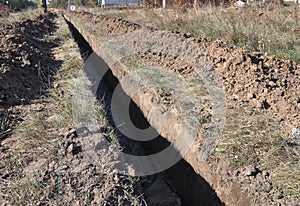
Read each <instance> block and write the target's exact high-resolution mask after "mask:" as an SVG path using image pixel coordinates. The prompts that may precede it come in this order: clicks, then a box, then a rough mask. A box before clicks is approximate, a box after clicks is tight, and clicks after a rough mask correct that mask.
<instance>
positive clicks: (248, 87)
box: [195, 40, 300, 128]
mask: <svg viewBox="0 0 300 206" xmlns="http://www.w3.org/2000/svg"><path fill="white" fill-rule="evenodd" d="M195 41H198V43H199V44H200V45H201V46H202V47H204V48H205V51H206V52H207V53H208V55H209V56H210V57H211V58H212V60H213V61H214V63H215V65H216V67H217V68H216V70H217V71H218V73H219V75H220V76H221V77H222V79H223V84H224V86H225V88H226V91H227V94H228V97H229V99H231V100H239V101H246V102H249V103H251V104H252V105H253V106H254V107H256V108H257V109H259V110H262V111H263V112H266V113H267V114H269V115H271V116H274V117H276V118H277V119H278V120H279V121H284V122H285V123H287V124H288V125H289V126H291V127H296V128H299V127H300V116H299V115H300V65H299V64H296V63H295V62H293V61H290V60H280V59H277V58H275V57H272V56H265V55H263V54H261V53H255V52H250V51H245V50H242V49H237V48H232V47H229V46H227V45H225V44H223V43H222V42H213V43H208V42H205V41H201V40H195Z"/></svg>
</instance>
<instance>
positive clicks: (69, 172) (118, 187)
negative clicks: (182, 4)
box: [0, 13, 180, 205]
mask: <svg viewBox="0 0 300 206" xmlns="http://www.w3.org/2000/svg"><path fill="white" fill-rule="evenodd" d="M57 17H58V16H57V15H54V14H52V13H47V14H45V15H40V16H37V17H35V18H34V19H31V20H30V19H27V20H25V21H23V22H16V23H13V24H10V25H4V26H3V27H2V28H1V30H0V34H1V38H2V41H1V50H0V54H1V59H0V60H1V70H0V71H1V73H0V88H1V90H0V94H1V102H0V103H1V107H0V109H1V110H0V117H1V119H0V121H1V125H0V126H1V128H0V129H1V130H0V134H1V136H0V158H1V160H2V161H0V180H1V181H0V182H1V183H0V205H12V204H13V205H56V204H57V202H59V203H61V204H62V205H133V204H135V205H159V204H164V205H180V198H179V197H178V196H177V195H176V194H175V192H174V190H173V188H172V187H171V186H169V185H168V184H167V183H166V181H165V180H164V179H163V177H162V176H161V175H152V176H147V177H144V178H138V177H131V176H127V175H120V174H114V173H111V171H108V170H107V171H106V170H105V169H103V167H102V165H99V164H97V163H95V160H94V159H92V158H91V157H90V156H89V154H88V153H87V152H85V151H83V148H82V147H83V146H82V143H81V141H80V139H79V138H78V137H77V133H76V130H75V129H74V128H73V127H72V122H61V123H59V125H56V123H55V122H56V121H58V119H59V118H62V116H63V114H61V113H60V112H62V110H64V109H65V110H68V108H61V107H65V106H66V105H61V104H60V101H62V100H61V98H62V99H64V101H65V102H64V103H66V101H67V99H68V98H71V96H72V94H71V92H70V91H69V88H65V87H64V86H62V85H63V83H61V82H72V81H73V79H72V78H73V77H72V75H75V74H72V75H70V74H71V73H72V72H74V71H73V70H72V69H74V67H76V66H74V65H71V66H70V65H69V66H70V67H72V68H68V69H65V68H64V69H65V71H64V72H65V73H60V74H61V76H59V75H57V74H56V73H55V72H56V70H57V71H58V70H59V69H61V68H62V63H63V62H68V61H69V58H70V54H69V52H70V53H73V56H72V59H76V58H79V59H80V55H79V50H78V48H77V47H76V44H75V42H72V46H70V48H69V47H68V46H65V45H64V44H61V43H62V42H61V39H54V40H53V41H51V40H49V38H48V37H47V36H48V35H52V34H53V33H54V32H56V30H57V21H60V22H63V21H64V20H63V19H62V17H60V19H59V20H58V19H57ZM60 26H61V25H60ZM64 26H65V27H67V25H64ZM71 38H72V37H71V35H70V33H69V35H68V41H70V40H71ZM51 39H52V38H51ZM82 52H86V51H82ZM75 54H76V55H77V56H75ZM78 61H79V62H80V63H82V62H81V61H80V60H78ZM75 62H76V61H75ZM76 63H78V62H76ZM80 63H78V64H76V65H77V67H76V68H77V69H78V70H80V69H81V64H80ZM76 68H75V69H76ZM70 70H72V71H70ZM76 72H78V71H76ZM66 74H68V75H66ZM69 75H70V76H69ZM60 81H61V82H60ZM52 83H53V85H55V86H53V87H52ZM50 88H51V89H52V92H53V93H55V94H56V93H57V94H59V95H58V96H55V97H54V96H52V95H53V93H51V94H50V95H48V92H49V89H50ZM64 90H65V91H64ZM37 98H42V99H43V100H41V101H39V102H42V103H38V102H35V101H33V100H35V99H37ZM55 98H58V99H55ZM66 104H67V103H66ZM64 115H66V114H64ZM68 115H71V114H68ZM64 117H65V116H64ZM6 119H7V120H6ZM4 121H5V122H4ZM9 121H14V126H13V127H12V128H13V129H15V131H16V130H18V131H16V132H12V133H9V134H8V135H5V136H2V134H3V133H2V132H3V131H2V124H4V123H5V124H8V122H9ZM9 124H10V123H9ZM61 125H64V126H66V125H67V126H66V127H63V128H60V126H61ZM9 127H11V125H9ZM108 127H109V125H105V128H104V129H103V130H104V131H103V133H105V132H106V131H108ZM20 134H22V135H25V137H24V136H19V135H20ZM20 138H21V140H20ZM22 138H24V139H25V140H22ZM35 138H36V139H35ZM31 142H33V143H32V144H31ZM20 145H21V146H20ZM40 149H41V150H40ZM41 151H42V152H41ZM165 196H167V197H165ZM146 202H147V203H146Z"/></svg>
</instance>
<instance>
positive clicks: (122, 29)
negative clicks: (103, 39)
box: [74, 11, 142, 36]
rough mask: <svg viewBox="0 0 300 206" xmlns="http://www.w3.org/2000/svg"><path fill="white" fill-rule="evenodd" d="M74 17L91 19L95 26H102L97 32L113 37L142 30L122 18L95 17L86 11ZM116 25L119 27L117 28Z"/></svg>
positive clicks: (77, 13)
mask: <svg viewBox="0 0 300 206" xmlns="http://www.w3.org/2000/svg"><path fill="white" fill-rule="evenodd" d="M74 15H75V16H78V17H82V18H86V19H91V20H92V23H94V24H95V25H96V24H100V25H101V27H97V32H99V30H101V31H103V32H105V33H107V34H110V35H113V36H118V35H123V34H126V33H129V32H132V31H135V30H137V29H141V28H142V27H141V26H140V25H138V24H134V23H131V22H129V21H127V20H124V19H121V18H110V17H107V16H104V15H93V14H91V13H89V12H84V11H82V12H76V13H74ZM116 25H118V26H117V27H116Z"/></svg>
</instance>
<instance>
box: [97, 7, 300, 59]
mask: <svg viewBox="0 0 300 206" xmlns="http://www.w3.org/2000/svg"><path fill="white" fill-rule="evenodd" d="M92 12H95V13H97V12H98V11H97V10H93V11H92ZM101 12H105V11H101ZM107 15H108V16H114V17H116V16H117V17H122V18H125V19H127V20H129V21H131V22H135V23H138V24H141V25H146V26H152V27H156V28H159V29H165V30H173V31H180V32H184V33H190V34H192V35H193V36H194V37H203V38H206V39H208V40H209V41H214V40H221V41H224V42H226V43H227V44H229V45H234V46H237V47H241V48H244V49H249V50H252V51H259V52H263V53H268V54H269V55H275V56H276V57H278V58H284V59H291V60H294V61H296V62H298V63H300V46H299V45H300V35H299V31H300V30H299V29H300V10H299V8H298V7H297V6H296V5H295V6H291V5H290V6H286V7H283V6H279V5H271V4H268V5H265V6H263V7H246V8H239V9H234V8H219V7H210V6H204V7H200V8H199V9H196V10H195V9H189V10H187V11H185V12H183V11H176V10H175V11H173V10H161V9H144V10H129V11H126V10H125V11H124V12H115V13H114V12H113V11H107Z"/></svg>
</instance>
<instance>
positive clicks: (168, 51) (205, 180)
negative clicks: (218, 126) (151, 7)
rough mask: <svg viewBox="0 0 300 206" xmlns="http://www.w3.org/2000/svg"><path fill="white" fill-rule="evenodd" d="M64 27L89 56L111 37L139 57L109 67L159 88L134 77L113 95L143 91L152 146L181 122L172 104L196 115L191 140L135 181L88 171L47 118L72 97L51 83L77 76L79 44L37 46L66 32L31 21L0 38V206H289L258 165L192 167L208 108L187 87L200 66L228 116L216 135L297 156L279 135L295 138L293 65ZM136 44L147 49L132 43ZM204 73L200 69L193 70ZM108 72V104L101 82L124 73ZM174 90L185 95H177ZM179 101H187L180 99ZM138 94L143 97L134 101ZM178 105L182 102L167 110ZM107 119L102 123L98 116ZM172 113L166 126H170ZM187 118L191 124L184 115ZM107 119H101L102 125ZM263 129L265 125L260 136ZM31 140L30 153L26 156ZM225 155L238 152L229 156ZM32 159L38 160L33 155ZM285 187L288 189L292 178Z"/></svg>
mask: <svg viewBox="0 0 300 206" xmlns="http://www.w3.org/2000/svg"><path fill="white" fill-rule="evenodd" d="M67 16H68V15H67ZM72 16H73V17H71V18H70V19H73V20H72V23H76V25H75V26H77V28H78V27H80V28H78V29H79V30H80V31H81V33H82V34H83V36H84V37H85V38H86V40H87V42H88V43H90V44H91V45H90V46H91V47H93V46H94V45H93V43H95V42H98V41H99V42H100V43H99V45H101V43H103V42H105V41H106V40H107V39H111V38H112V37H114V38H115V39H117V40H118V42H122V45H123V46H124V47H125V48H130V45H139V46H140V50H139V53H137V54H136V53H135V51H134V50H132V51H131V50H130V49H129V50H128V52H129V53H134V54H135V55H127V56H126V58H122V59H121V61H120V62H118V63H119V64H118V65H115V66H116V67H118V66H120V65H126V66H127V67H129V66H130V65H131V64H132V62H139V64H142V65H147V66H150V67H151V68H156V69H153V71H155V72H156V71H157V73H156V75H161V76H159V77H158V78H157V79H159V80H161V81H160V82H159V81H158V83H162V84H164V86H165V87H163V89H162V88H154V89H153V85H151V84H153V82H151V81H149V80H148V81H147V79H146V78H145V79H144V81H140V82H134V81H132V82H126V81H125V85H126V86H127V87H128V88H130V85H134V86H137V85H138V86H145V85H146V86H149V85H150V86H152V87H150V86H149V88H147V89H148V90H143V91H141V93H138V95H136V96H135V97H132V98H133V100H134V101H135V102H136V104H137V106H138V107H139V108H140V109H141V110H142V112H143V113H144V116H145V117H146V118H147V119H148V121H149V122H150V123H151V125H152V126H154V127H155V128H156V129H157V130H158V131H159V132H160V134H161V135H162V136H163V137H166V136H169V137H171V138H167V139H168V141H169V142H172V138H174V135H175V134H176V132H177V129H178V127H179V126H178V127H177V123H178V122H177V119H176V118H178V117H179V115H181V114H182V113H183V112H185V109H184V108H183V106H182V104H183V105H184V106H186V105H187V104H184V103H185V101H184V99H189V98H190V99H193V100H194V103H195V105H196V106H195V105H194V106H193V107H192V109H191V110H192V112H194V113H193V114H197V115H198V116H199V117H200V119H193V118H192V121H191V122H188V124H189V126H191V128H190V130H189V131H187V132H186V133H184V135H189V134H195V136H197V138H198V139H197V140H196V141H197V142H196V146H195V147H193V148H192V152H190V153H188V154H187V155H186V156H185V157H184V159H183V160H181V161H179V162H178V163H177V164H176V165H175V166H173V167H171V168H170V169H168V170H166V171H165V172H163V173H160V174H156V175H150V176H146V177H131V176H127V175H117V174H113V173H110V172H109V171H107V170H105V169H103V167H102V166H101V165H98V164H97V163H96V162H95V161H94V160H93V158H92V157H90V156H89V155H88V154H87V153H85V152H84V151H83V149H84V148H83V145H82V142H81V141H80V139H79V138H78V135H77V133H76V130H75V128H74V125H73V123H72V122H71V121H70V119H67V120H66V121H65V122H63V123H60V124H61V125H62V126H61V127H58V125H57V119H59V118H63V117H62V116H63V115H62V114H60V111H61V110H62V108H65V109H66V111H68V110H71V109H70V108H69V107H68V105H67V104H66V103H64V102H61V99H67V98H71V97H72V93H71V92H69V91H68V90H67V89H66V88H64V87H63V86H61V85H62V82H71V81H72V78H73V77H70V76H68V75H69V73H71V72H68V71H67V72H66V73H60V72H61V71H62V72H63V71H64V67H63V65H64V64H65V63H66V62H68V61H69V59H78V62H76V63H74V64H73V66H70V67H72V68H73V67H75V65H77V66H78V65H79V66H78V67H79V68H78V69H79V70H80V69H81V68H80V65H81V64H83V60H82V59H81V58H80V53H79V49H78V48H77V45H76V44H75V42H74V41H73V40H72V38H73V37H74V38H75V39H76V41H77V43H78V44H79V47H80V52H81V56H82V57H84V60H86V57H87V54H88V53H90V52H91V51H88V50H89V49H91V48H88V47H86V48H84V47H85V46H89V45H85V46H82V44H81V43H82V41H83V39H78V38H79V35H80V33H78V31H77V33H76V31H75V29H76V28H72V26H70V25H69V26H70V29H71V31H72V32H73V35H74V36H73V37H72V36H71V35H70V32H68V35H67V36H68V38H67V39H68V41H72V46H70V47H67V46H66V45H65V44H66V39H64V40H62V39H59V38H61V37H57V38H52V39H51V38H50V39H49V37H51V36H55V34H56V33H57V31H58V30H59V28H61V27H67V25H66V23H65V22H64V20H63V18H62V17H59V16H58V15H57V14H53V13H47V14H43V15H36V16H35V17H32V19H27V20H25V21H22V22H15V23H12V24H7V25H3V26H1V28H0V36H1V42H0V48H1V49H0V64H1V65H0V118H1V125H0V126H1V127H0V159H1V161H0V205H57V201H60V202H61V203H62V204H63V205H155V206H158V205H172V206H173V205H223V203H225V204H226V205H243V206H244V205H299V204H298V202H299V197H293V198H292V197H289V196H288V195H286V194H285V193H284V192H283V190H282V189H281V188H280V187H279V186H278V185H277V184H275V183H274V181H273V179H272V174H273V171H272V170H269V169H268V170H267V169H265V167H264V166H263V164H264V162H260V161H258V160H257V159H255V160H252V159H251V161H250V160H249V164H243V165H242V166H240V167H231V166H232V165H233V164H238V163H239V161H238V160H239V159H240V158H242V157H235V155H233V156H230V155H231V154H229V155H228V156H224V155H223V153H221V152H220V153H216V152H214V150H212V151H211V150H209V151H208V153H209V155H208V156H209V158H206V159H205V161H203V159H201V160H199V153H200V152H201V145H204V144H205V142H206V136H207V135H208V128H209V127H210V126H211V122H210V118H211V114H212V103H211V101H209V98H208V97H207V96H208V93H207V90H206V89H205V84H204V83H203V82H202V81H201V80H199V79H197V81H195V78H196V77H197V75H198V72H199V64H198V63H199V62H200V63H201V62H202V63H203V61H207V62H211V63H212V65H213V68H214V71H216V73H217V74H218V78H219V82H222V85H223V86H224V89H225V91H226V101H227V102H226V110H227V116H228V117H227V122H226V125H225V129H224V134H223V135H225V136H226V135H227V136H230V135H233V134H234V133H235V132H237V133H238V132H240V131H238V129H237V128H236V127H235V124H239V125H242V126H243V131H242V132H243V135H242V138H244V139H245V140H244V141H247V138H251V137H252V138H253V136H255V137H256V138H257V139H258V140H259V141H258V143H257V145H260V144H261V145H263V146H264V147H268V146H267V145H268V142H267V143H262V142H260V140H261V139H260V138H264V137H265V136H266V135H270V133H274V135H280V136H284V138H285V139H284V140H282V141H284V142H285V143H286V144H287V145H290V147H291V148H292V149H293V150H294V151H296V152H295V153H296V154H297V151H299V144H300V140H299V136H296V135H292V131H291V129H293V128H296V129H297V128H298V129H299V128H300V116H299V115H300V65H298V64H296V63H294V62H292V61H288V60H280V59H276V58H274V57H270V56H265V55H263V54H260V53H253V52H250V51H245V50H241V49H238V48H233V47H229V46H227V45H226V44H225V43H223V42H207V41H206V40H205V39H195V38H193V37H192V36H191V35H189V34H181V33H177V32H170V31H159V30H156V29H154V28H148V27H143V26H140V25H137V24H133V23H130V22H128V21H126V20H123V19H120V18H109V17H106V16H102V15H93V14H91V13H87V12H79V13H72ZM76 18H77V19H76ZM87 22H89V23H87ZM82 31H85V32H82ZM124 36H125V38H124ZM87 37H90V39H89V38H87ZM142 37H143V38H146V39H147V42H146V44H149V45H145V42H144V41H141V40H143V38H142ZM80 38H82V37H80ZM92 39H93V41H92ZM115 39H114V40H115ZM87 42H85V43H87ZM96 45H97V44H96ZM128 45H129V46H128ZM186 45H188V46H191V48H193V50H189V49H188V46H186ZM185 46H186V48H187V49H186V50H185V49H184V48H185ZM132 48H133V47H132ZM70 53H72V54H73V56H70ZM206 58H208V60H205V59H206ZM212 65H210V64H209V65H206V64H205V65H201V64H200V66H201V67H200V69H201V68H202V69H203V68H207V67H208V66H212ZM133 67H134V65H133ZM112 69H113V68H112ZM114 71H119V72H120V73H113V74H112V73H111V77H108V80H109V81H108V82H106V83H105V84H106V86H104V87H103V88H102V89H103V90H102V91H101V92H102V94H104V95H106V96H109V95H111V94H110V93H111V91H109V90H110V89H109V87H110V86H111V85H113V84H115V83H113V84H112V81H111V80H112V79H113V78H115V77H114V76H113V75H115V76H117V77H118V78H119V77H120V78H119V80H122V77H123V76H126V75H125V73H126V72H128V73H130V70H126V71H125V72H124V71H122V70H116V69H115V70H114ZM122 72H124V73H122ZM143 72H144V71H143V70H141V72H140V73H139V74H141V75H148V73H143ZM155 72H154V73H155ZM152 75H154V76H155V74H152ZM162 77H164V78H162ZM173 77H174V78H176V80H178V82H177V81H176V82H175V81H173V83H172V84H171V83H169V81H167V80H170V79H171V80H172V78H173ZM168 78H169V79H168ZM163 80H165V82H164V81H163ZM179 80H180V81H181V80H184V81H186V82H190V84H189V86H188V87H181V86H182V84H181V83H180V81H179ZM135 83H138V84H135ZM155 83H157V81H156V82H155ZM166 84H168V85H166ZM172 87H173V90H172ZM170 88H171V89H170ZM174 88H176V89H174ZM124 90H126V88H124ZM50 91H54V93H55V94H58V97H57V99H55V98H54V99H53V97H52V96H53V94H52V93H51V94H50ZM187 91H188V92H187ZM101 92H100V93H101ZM188 93H189V94H191V95H190V96H185V95H186V94H188ZM145 94H150V95H149V96H146V97H145V96H142V95H145ZM102 97H103V96H102ZM143 97H145V98H143ZM200 97H201V98H200ZM100 98H101V97H100ZM178 99H182V102H183V103H182V102H179V103H178V101H177V100H178ZM153 105H155V108H159V109H161V108H163V109H162V110H163V112H162V114H164V115H165V116H163V115H161V114H160V115H161V116H160V117H163V118H162V119H158V118H157V116H155V115H152V116H151V115H150V112H149V111H150V109H151V108H152V107H153ZM137 106H135V107H137ZM149 108H150V109H149ZM188 108H191V106H189V107H188ZM107 109H108V111H107V113H110V111H109V109H110V108H107ZM139 112H140V111H139ZM139 112H136V113H139ZM261 113H263V114H264V115H261ZM174 114H176V115H178V116H175V117H174ZM187 114H188V116H189V115H191V114H192V113H190V110H189V112H188V113H187ZM142 116H143V115H142ZM195 116H196V115H195ZM262 116H263V117H265V116H267V117H266V118H264V119H263V120H264V122H263V121H261V122H259V121H257V119H258V118H261V119H262ZM109 118H110V117H109V116H107V119H108V122H109ZM134 118H135V119H136V122H137V124H138V123H139V122H141V121H142V120H141V119H142V118H144V117H141V116H139V115H137V116H136V117H134ZM34 120H40V122H36V121H34ZM68 121H70V122H68ZM143 121H144V120H143ZM168 121H169V122H171V123H172V124H174V125H175V126H174V125H172V127H171V126H170V128H171V129H170V128H168V129H169V130H161V131H160V127H161V125H163V124H164V122H168ZM41 122H42V123H41ZM58 122H59V121H58ZM266 122H267V123H270V124H271V125H272V126H268V127H266V128H265V125H266V124H267V123H266ZM228 125H229V126H228ZM18 128H21V129H18ZM26 128H27V130H32V131H35V130H37V137H38V138H37V139H30V138H29V139H28V140H26V142H25V143H24V142H22V140H21V139H22V138H24V137H23V136H20V134H21V132H22V131H23V130H24V131H27V130H26ZM28 128H29V129H28ZM112 128H114V125H112V124H111V123H108V124H107V125H106V126H105V129H103V135H107V133H106V132H107V131H110V129H112ZM170 130H171V131H170ZM199 130H200V132H199ZM24 131H23V133H24ZM32 131H30V132H32ZM193 132H194V133H193ZM31 134H35V133H29V132H28V131H27V133H26V132H25V137H28V136H30V135H31ZM176 135H177V134H176ZM163 137H161V138H162V139H163ZM120 139H122V137H120ZM34 141H36V142H37V143H38V144H32V145H33V146H31V147H28V144H29V145H31V142H34ZM162 141H163V140H161V139H160V140H158V141H157V142H152V144H145V145H142V147H143V148H142V149H141V150H146V151H143V152H145V153H147V152H149V151H150V152H153V151H156V150H157V148H160V147H161V146H162V145H163V144H162V143H161V142H162ZM241 141H242V140H241ZM274 141H275V140H274ZM127 143H128V142H127ZM242 144H243V142H242ZM272 144H273V142H272ZM274 144H275V143H274ZM214 146H217V145H214ZM257 147H259V146H257ZM41 148H42V149H41ZM199 148H200V149H199ZM233 148H234V149H236V150H237V151H238V149H237V147H235V146H233ZM40 149H41V151H42V152H33V151H36V150H37V151H40ZM147 149H148V150H147ZM213 149H214V148H213ZM243 149H245V150H247V148H243ZM258 150H259V151H256V150H254V151H252V150H251V151H249V153H251V152H252V153H254V154H255V155H252V156H251V158H256V156H260V155H261V156H264V155H265V156H267V155H270V161H271V159H272V154H273V153H272V154H269V153H268V152H264V151H261V149H258ZM242 154H244V153H242ZM298 154H299V153H298ZM253 156H255V157H253ZM58 158H59V161H58ZM280 158H282V157H280ZM283 159H284V158H283ZM274 173H275V171H274ZM295 179H296V181H297V177H295Z"/></svg>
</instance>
